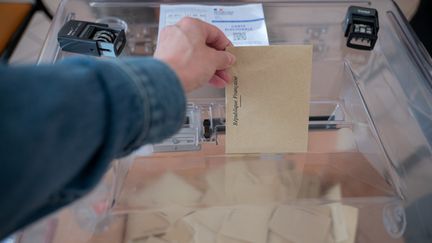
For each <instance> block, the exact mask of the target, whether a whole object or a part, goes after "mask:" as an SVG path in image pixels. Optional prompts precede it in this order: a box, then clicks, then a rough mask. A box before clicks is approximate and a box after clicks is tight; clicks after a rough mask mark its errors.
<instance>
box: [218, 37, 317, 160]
mask: <svg viewBox="0 0 432 243" xmlns="http://www.w3.org/2000/svg"><path fill="white" fill-rule="evenodd" d="M228 51H229V52H231V53H233V54H234V55H235V56H236V57H237V61H236V63H235V64H234V66H233V67H232V68H231V69H230V72H231V74H232V75H233V77H234V80H233V82H232V83H231V84H230V85H228V86H227V87H226V89H225V92H226V93H225V97H226V119H227V121H226V141H225V146H226V147H225V152H226V153H290V152H306V151H307V144H308V120H309V96H310V81H311V72H312V46H310V45H284V46H261V47H258V46H254V47H232V48H228Z"/></svg>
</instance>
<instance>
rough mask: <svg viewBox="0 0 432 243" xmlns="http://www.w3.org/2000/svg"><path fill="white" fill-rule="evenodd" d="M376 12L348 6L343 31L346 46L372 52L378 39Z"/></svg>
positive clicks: (370, 9) (371, 9)
mask: <svg viewBox="0 0 432 243" xmlns="http://www.w3.org/2000/svg"><path fill="white" fill-rule="evenodd" d="M378 30H379V22H378V11H377V10H376V9H373V8H364V7H357V6H350V7H349V8H348V12H347V14H346V17H345V22H344V31H345V37H347V38H348V39H347V46H348V47H351V48H354V49H360V50H372V49H373V48H374V46H375V43H376V41H377V39H378Z"/></svg>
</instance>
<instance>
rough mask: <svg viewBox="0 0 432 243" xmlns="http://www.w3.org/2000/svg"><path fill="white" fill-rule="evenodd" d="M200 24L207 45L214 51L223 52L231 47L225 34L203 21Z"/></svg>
mask: <svg viewBox="0 0 432 243" xmlns="http://www.w3.org/2000/svg"><path fill="white" fill-rule="evenodd" d="M200 22H201V28H202V29H203V30H204V33H205V36H206V38H205V39H206V43H207V45H209V46H211V47H213V48H215V49H216V50H219V51H223V50H225V48H227V47H228V46H232V43H231V41H230V40H229V39H228V38H227V37H226V36H225V34H224V33H223V32H222V31H221V30H220V29H219V28H217V27H216V26H214V25H211V24H208V23H206V22H204V21H200Z"/></svg>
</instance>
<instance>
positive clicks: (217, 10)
mask: <svg viewBox="0 0 432 243" xmlns="http://www.w3.org/2000/svg"><path fill="white" fill-rule="evenodd" d="M183 17H192V18H196V19H200V20H202V21H204V22H207V23H209V24H212V25H215V26H216V27H218V28H219V29H220V30H222V32H224V34H225V35H226V36H227V37H228V39H230V41H231V42H232V43H233V45H234V46H258V45H268V44H269V41H268V37H267V27H266V23H265V18H264V11H263V7H262V4H243V5H236V6H221V5H195V4H172V5H171V4H170V5H168V4H162V5H161V6H160V18H159V33H160V31H161V29H163V28H164V27H165V26H168V25H173V24H176V23H177V22H178V21H179V20H180V19H182V18H183Z"/></svg>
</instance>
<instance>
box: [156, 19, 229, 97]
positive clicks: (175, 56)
mask: <svg viewBox="0 0 432 243" xmlns="http://www.w3.org/2000/svg"><path fill="white" fill-rule="evenodd" d="M227 46H232V44H231V42H230V41H229V40H228V38H227V37H226V36H225V35H224V33H223V32H222V31H221V30H219V29H218V28H217V27H215V26H213V25H210V24H207V23H205V22H203V21H201V20H198V19H194V18H189V17H186V18H183V19H181V20H180V21H179V22H178V23H177V24H176V25H172V26H167V27H165V28H164V29H163V30H162V31H161V33H160V36H159V42H158V45H157V48H156V51H155V53H154V57H155V58H157V59H159V60H161V61H163V62H165V63H167V64H168V65H169V66H170V67H171V68H172V69H173V70H174V71H175V72H176V74H177V76H178V77H179V78H180V80H181V83H182V86H183V89H184V90H185V91H186V92H189V91H192V90H194V89H197V88H199V87H200V86H202V85H203V84H205V83H207V82H210V84H212V85H213V86H216V87H220V88H222V87H225V85H226V84H227V83H229V82H230V81H231V76H230V74H229V73H228V72H227V70H226V69H227V68H229V67H230V66H231V65H232V64H234V62H235V56H234V55H232V54H231V53H229V52H227V51H225V48H226V47H227Z"/></svg>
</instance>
